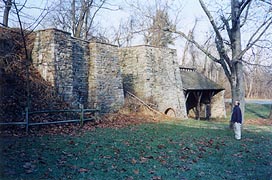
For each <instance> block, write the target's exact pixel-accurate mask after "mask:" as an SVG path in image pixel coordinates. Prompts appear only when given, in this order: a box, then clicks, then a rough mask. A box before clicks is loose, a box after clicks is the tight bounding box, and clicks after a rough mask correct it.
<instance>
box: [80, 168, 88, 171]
mask: <svg viewBox="0 0 272 180" xmlns="http://www.w3.org/2000/svg"><path fill="white" fill-rule="evenodd" d="M78 171H79V172H88V171H89V169H85V168H80V169H79V170H78Z"/></svg>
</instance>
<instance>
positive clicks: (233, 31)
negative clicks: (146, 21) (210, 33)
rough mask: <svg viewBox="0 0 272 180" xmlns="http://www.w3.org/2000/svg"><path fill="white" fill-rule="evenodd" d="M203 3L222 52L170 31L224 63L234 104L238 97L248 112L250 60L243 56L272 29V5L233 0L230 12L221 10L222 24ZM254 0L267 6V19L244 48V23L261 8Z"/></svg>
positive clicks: (264, 7) (219, 49) (265, 13)
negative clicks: (246, 80)
mask: <svg viewBox="0 0 272 180" xmlns="http://www.w3.org/2000/svg"><path fill="white" fill-rule="evenodd" d="M199 2H200V5H201V7H202V9H203V10H204V12H205V14H206V15H207V17H208V19H209V21H210V24H211V26H212V28H213V30H214V32H215V36H216V38H215V43H216V48H217V53H218V54H212V53H211V52H209V51H207V50H206V49H205V48H204V47H203V46H201V45H200V44H199V43H198V42H196V41H195V40H194V39H191V38H190V37H188V36H187V35H186V34H185V33H183V32H181V31H177V30H170V31H171V32H173V33H177V34H179V35H181V36H182V37H184V38H185V39H187V40H188V41H190V42H191V43H193V44H194V45H195V46H196V47H197V48H198V49H200V50H201V51H202V52H203V53H205V54H206V55H207V56H208V57H209V58H210V59H211V60H212V61H214V62H216V63H219V64H220V65H221V66H222V68H223V70H224V73H225V75H226V77H227V79H228V81H229V83H230V87H231V95H232V104H234V101H235V100H240V102H241V109H242V112H243V115H244V109H245V101H244V99H245V89H244V73H243V66H244V63H247V61H245V60H244V59H243V56H244V55H245V53H246V52H247V51H248V50H249V49H250V48H252V47H253V46H254V45H256V44H257V43H258V42H259V40H260V39H261V38H262V37H263V35H264V34H265V32H267V30H268V29H269V28H270V26H271V24H272V16H271V13H270V10H271V5H270V4H267V3H265V2H263V1H253V0H242V1H240V0H231V4H230V11H229V12H228V13H225V14H223V13H219V17H220V20H221V23H217V22H216V21H215V19H214V18H213V16H212V14H211V12H210V11H209V10H208V8H207V6H206V4H205V3H204V2H203V0H199ZM253 3H258V5H259V6H260V5H262V7H263V9H265V10H266V12H264V13H263V21H262V22H261V23H260V24H255V26H256V25H258V27H257V28H256V29H255V31H254V32H251V35H250V36H249V38H248V41H247V43H246V45H245V46H244V48H242V41H241V40H242V39H241V28H242V27H243V26H244V25H248V24H247V22H248V19H249V18H248V17H249V15H250V12H251V11H253V10H254V9H253V10H252V9H251V7H252V8H254V7H258V6H254V5H252V4H253ZM261 3H262V4H261ZM255 5H256V4H255ZM222 11H223V10H222ZM222 11H221V12H222ZM219 12H220V11H219ZM258 13H259V12H258ZM259 14H260V13H259ZM252 18H253V17H251V19H252ZM259 21H260V20H259ZM168 31H169V30H168ZM224 32H226V34H227V37H228V39H226V38H224V37H226V36H225V34H224Z"/></svg>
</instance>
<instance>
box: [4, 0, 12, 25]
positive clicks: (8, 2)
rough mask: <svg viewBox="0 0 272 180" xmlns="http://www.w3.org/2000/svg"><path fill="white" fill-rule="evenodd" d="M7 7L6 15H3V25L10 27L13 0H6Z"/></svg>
mask: <svg viewBox="0 0 272 180" xmlns="http://www.w3.org/2000/svg"><path fill="white" fill-rule="evenodd" d="M4 3H5V9H4V16H3V25H4V26H6V27H8V20H9V12H10V9H11V6H12V2H11V0H6V1H4Z"/></svg>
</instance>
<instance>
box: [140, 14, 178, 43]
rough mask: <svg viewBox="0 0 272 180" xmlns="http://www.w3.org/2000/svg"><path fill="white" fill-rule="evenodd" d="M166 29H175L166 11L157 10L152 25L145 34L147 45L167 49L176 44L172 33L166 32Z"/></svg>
mask: <svg viewBox="0 0 272 180" xmlns="http://www.w3.org/2000/svg"><path fill="white" fill-rule="evenodd" d="M165 28H175V26H174V25H173V24H172V22H171V21H170V20H169V15H168V13H167V12H166V9H157V10H156V12H155V14H154V15H153V16H152V24H151V25H150V27H149V28H148V30H147V32H146V33H145V34H144V39H145V43H146V44H148V45H151V46H156V47H167V46H168V45H169V44H174V38H173V35H172V33H170V32H167V31H164V30H163V29H165Z"/></svg>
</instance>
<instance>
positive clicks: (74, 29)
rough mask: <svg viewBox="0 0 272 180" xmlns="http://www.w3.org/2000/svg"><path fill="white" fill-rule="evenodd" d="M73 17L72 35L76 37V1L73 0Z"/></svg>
mask: <svg viewBox="0 0 272 180" xmlns="http://www.w3.org/2000/svg"><path fill="white" fill-rule="evenodd" d="M71 16H72V33H73V36H75V33H76V0H72V3H71Z"/></svg>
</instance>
